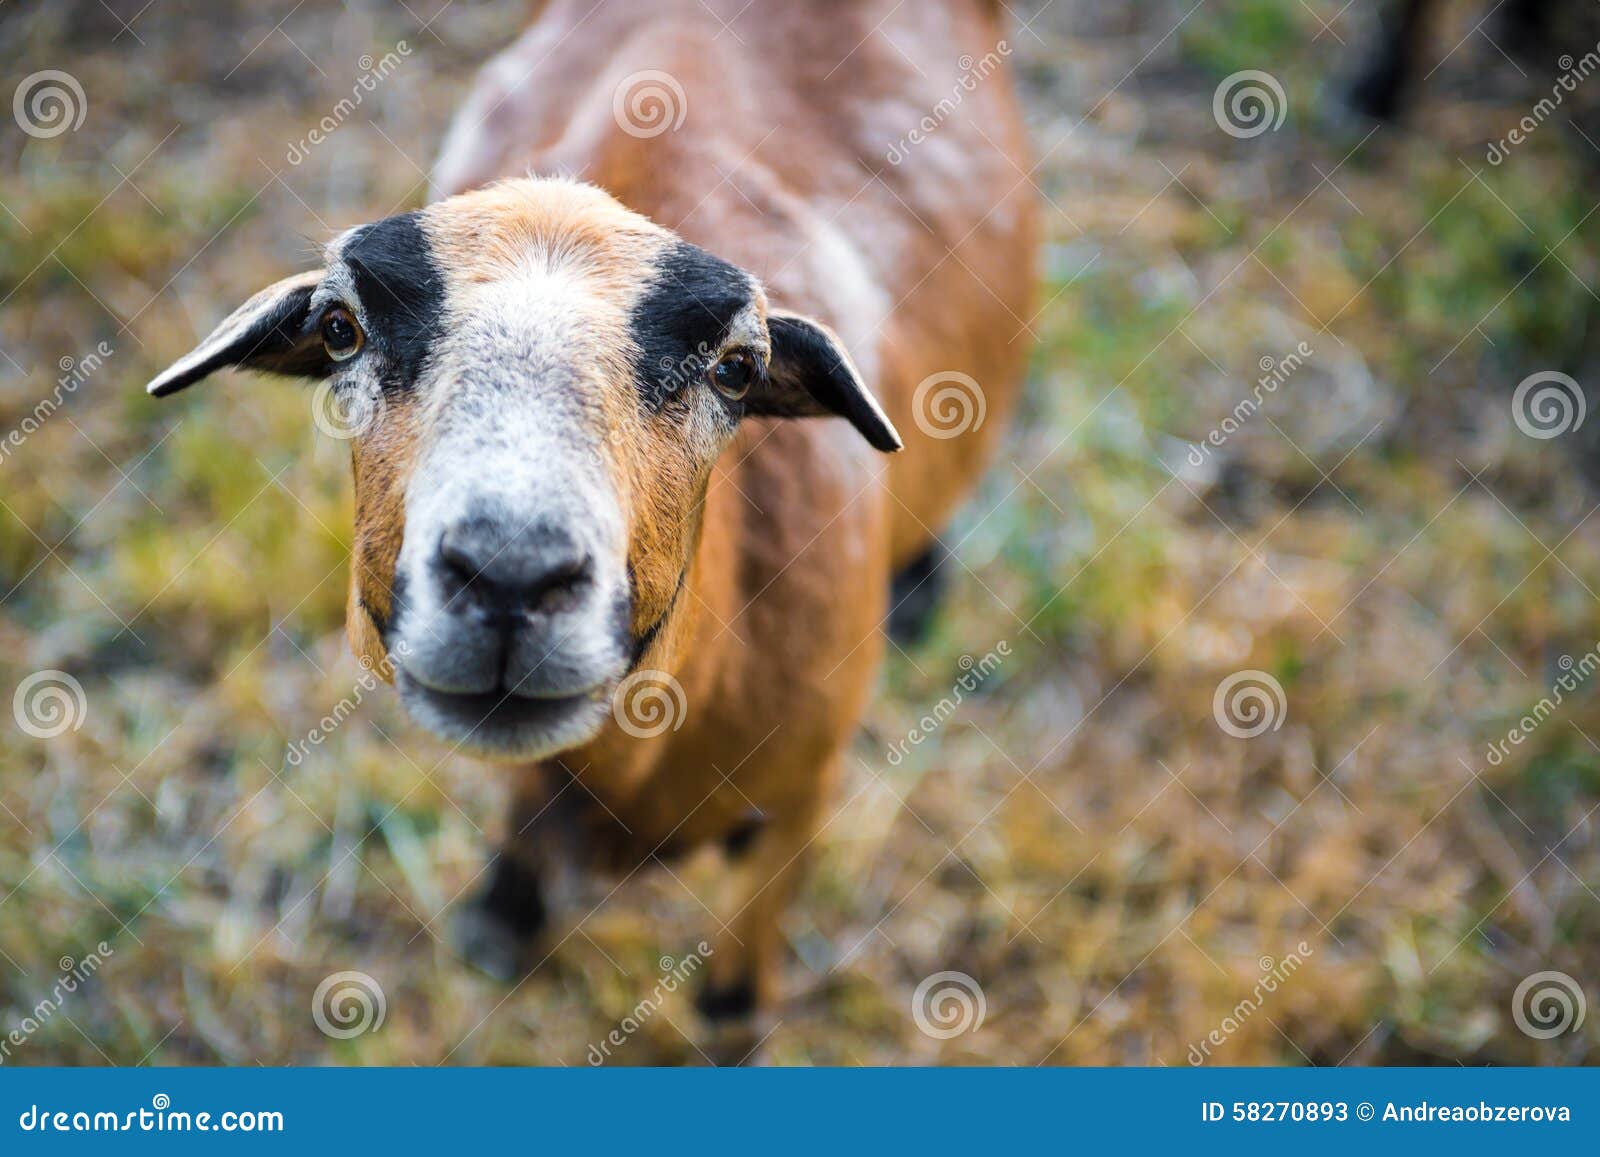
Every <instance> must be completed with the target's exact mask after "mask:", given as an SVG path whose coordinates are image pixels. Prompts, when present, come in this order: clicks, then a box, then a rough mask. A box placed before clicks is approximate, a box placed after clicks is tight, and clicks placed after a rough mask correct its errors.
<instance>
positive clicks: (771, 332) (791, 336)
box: [745, 313, 904, 453]
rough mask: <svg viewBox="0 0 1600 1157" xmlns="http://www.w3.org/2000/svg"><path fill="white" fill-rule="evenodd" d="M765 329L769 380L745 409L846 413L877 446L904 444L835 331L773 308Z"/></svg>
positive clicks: (888, 449) (802, 414) (775, 413)
mask: <svg viewBox="0 0 1600 1157" xmlns="http://www.w3.org/2000/svg"><path fill="white" fill-rule="evenodd" d="M767 334H768V336H769V337H770V338H771V340H772V364H771V365H770V366H769V367H768V371H767V383H766V384H765V385H764V386H762V387H758V388H757V389H756V390H753V391H751V393H750V396H749V397H748V398H747V399H746V400H745V413H747V414H763V415H768V416H772V417H787V418H811V417H827V416H830V415H831V416H835V417H840V418H844V419H846V420H847V421H848V422H849V423H850V424H851V425H852V426H854V427H855V428H856V430H857V431H858V432H859V433H860V434H861V436H862V437H863V438H865V439H866V440H867V442H868V443H869V444H871V446H872V448H873V449H875V450H881V451H883V452H884V453H893V452H894V451H896V450H899V449H901V448H902V447H903V446H904V443H903V442H901V440H900V434H899V432H898V431H896V430H895V428H894V424H893V423H892V422H890V421H889V416H888V415H887V414H885V413H884V412H883V407H881V406H880V405H878V399H876V398H875V397H873V396H872V391H871V390H869V389H867V386H866V383H864V382H863V381H862V380H861V375H860V374H858V373H857V372H856V368H855V366H854V364H852V363H851V361H850V355H849V354H847V353H846V352H845V349H844V345H843V344H842V343H841V342H840V341H839V339H838V337H836V336H835V335H834V333H833V331H831V330H830V329H828V328H827V327H826V326H824V325H822V324H821V323H820V322H816V321H812V320H811V319H810V318H806V317H801V316H799V315H798V314H792V313H769V314H768V315H767Z"/></svg>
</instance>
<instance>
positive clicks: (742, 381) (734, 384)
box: [711, 350, 761, 402]
mask: <svg viewBox="0 0 1600 1157" xmlns="http://www.w3.org/2000/svg"><path fill="white" fill-rule="evenodd" d="M760 375H761V370H760V367H759V366H758V365H757V364H756V359H755V355H753V354H752V353H751V352H750V351H749V350H739V351H738V352H736V353H731V354H729V355H728V356H727V357H725V358H723V359H722V360H721V361H719V362H718V363H717V364H716V365H714V366H712V367H711V384H712V385H713V386H714V387H716V390H717V393H719V394H721V395H722V396H723V397H725V398H727V399H728V400H729V401H734V402H736V401H738V400H739V399H740V398H742V397H744V396H745V395H746V394H748V393H749V392H750V387H751V386H753V385H755V383H756V379H757V378H758V377H759V376H760Z"/></svg>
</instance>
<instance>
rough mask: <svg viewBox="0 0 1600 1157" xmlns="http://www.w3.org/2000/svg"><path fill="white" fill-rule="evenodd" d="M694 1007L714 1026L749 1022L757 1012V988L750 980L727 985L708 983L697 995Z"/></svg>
mask: <svg viewBox="0 0 1600 1157" xmlns="http://www.w3.org/2000/svg"><path fill="white" fill-rule="evenodd" d="M694 1006H695V1008H697V1009H699V1010H700V1015H701V1016H703V1017H705V1018H706V1019H707V1020H708V1021H711V1022H712V1023H713V1024H718V1023H721V1022H724V1021H730V1020H748V1019H749V1018H750V1017H751V1016H752V1015H753V1014H754V1013H755V1010H756V986H755V985H754V984H753V983H751V982H750V981H749V980H740V981H736V982H735V983H733V984H727V985H719V984H714V983H711V982H709V981H708V982H707V983H706V984H705V985H703V986H702V987H701V989H700V991H699V993H697V994H696V996H695V1000H694Z"/></svg>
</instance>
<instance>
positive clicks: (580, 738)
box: [396, 672, 610, 760]
mask: <svg viewBox="0 0 1600 1157" xmlns="http://www.w3.org/2000/svg"><path fill="white" fill-rule="evenodd" d="M396 685H397V687H398V688H399V691H400V702H401V703H402V704H403V705H404V707H405V709H406V711H407V713H408V714H409V715H410V716H411V718H412V719H413V720H415V721H416V722H417V723H418V724H420V725H421V726H422V727H423V728H425V729H426V730H427V731H429V732H432V733H433V735H434V736H435V737H436V738H438V739H441V740H443V741H444V742H446V743H449V744H450V745H451V746H452V747H454V748H456V749H458V750H462V751H466V752H469V753H472V754H476V755H480V756H484V757H487V758H491V759H518V760H530V759H544V758H547V757H549V756H552V755H557V754H559V753H561V752H562V751H566V750H569V749H571V748H573V747H577V746H579V745H581V744H583V743H585V742H587V741H589V740H590V739H593V738H594V737H595V735H596V734H598V733H599V731H600V729H601V727H602V725H603V724H604V722H605V720H606V718H608V717H609V715H610V704H609V701H608V700H607V698H606V697H605V696H604V695H603V694H601V693H600V692H599V691H590V692H585V693H583V694H579V695H564V696H558V697H554V698H545V699H532V698H525V697H523V696H519V695H513V694H511V693H510V692H508V691H505V690H495V691H489V692H482V693H476V692H474V693H466V694H458V693H454V692H449V691H438V690H435V689H434V688H431V687H427V686H424V685H423V684H421V683H419V682H417V681H416V680H415V679H411V678H408V677H406V676H405V675H404V673H403V672H402V673H401V674H400V676H399V677H398V678H397V680H396Z"/></svg>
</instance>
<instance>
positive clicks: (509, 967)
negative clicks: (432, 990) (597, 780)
mask: <svg viewBox="0 0 1600 1157" xmlns="http://www.w3.org/2000/svg"><path fill="white" fill-rule="evenodd" d="M551 778H552V777H551V776H550V775H548V774H547V773H546V772H545V770H544V769H542V768H537V769H533V770H531V771H529V772H527V773H525V774H524V775H522V776H521V777H520V778H519V782H518V783H517V785H516V787H515V789H514V791H513V796H512V802H511V813H510V820H509V822H508V825H507V826H508V829H509V830H508V832H507V834H506V838H505V840H504V842H503V843H502V845H501V847H500V850H499V851H498V852H497V853H496V854H495V855H494V857H493V858H492V859H491V860H490V862H489V866H488V868H487V870H486V871H485V873H484V878H485V880H486V883H485V884H484V885H483V886H482V887H481V888H480V889H479V890H478V892H477V893H476V894H475V895H474V896H472V897H471V898H470V899H469V900H467V901H466V902H465V903H464V904H462V905H460V906H459V907H458V908H457V909H456V910H455V912H454V913H453V914H452V917H451V924H450V940H451V943H452V945H453V946H454V947H455V949H456V952H457V953H458V954H459V955H460V956H461V957H462V959H464V960H466V961H467V962H468V963H469V964H472V965H473V966H474V967H476V968H478V969H479V970H480V971H482V972H484V973H486V974H487V975H489V976H492V977H494V978H495V979H497V980H502V981H511V980H515V979H517V978H518V977H520V976H521V975H522V974H523V973H524V971H525V970H526V968H527V966H528V963H529V959H528V958H529V954H530V951H531V950H532V949H533V948H534V947H535V946H536V945H538V944H539V943H540V941H541V940H542V939H543V937H544V934H545V932H546V931H547V929H548V927H549V924H550V919H551V914H552V908H553V907H555V906H557V905H558V904H559V902H560V900H561V895H560V893H561V892H562V889H561V888H560V887H558V886H557V885H559V883H560V882H561V881H562V880H563V879H564V878H566V877H568V876H570V875H571V874H572V872H573V870H574V869H573V865H572V863H571V861H570V857H569V856H568V854H567V849H566V848H565V844H566V843H567V842H568V841H569V839H570V837H571V834H572V828H573V825H572V823H571V817H570V816H569V815H568V811H569V809H568V808H566V807H564V806H563V799H564V797H565V796H566V795H567V794H568V793H566V792H562V791H560V790H553V789H552V785H551Z"/></svg>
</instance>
